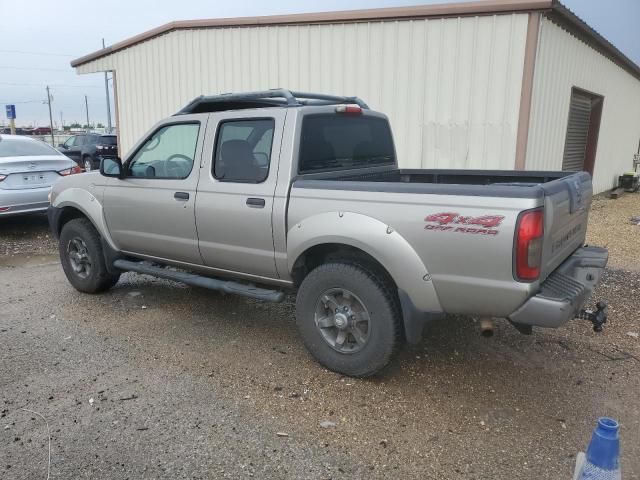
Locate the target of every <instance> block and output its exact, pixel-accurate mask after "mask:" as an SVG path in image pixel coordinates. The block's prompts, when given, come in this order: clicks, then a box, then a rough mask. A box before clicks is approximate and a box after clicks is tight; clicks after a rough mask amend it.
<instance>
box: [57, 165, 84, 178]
mask: <svg viewBox="0 0 640 480" xmlns="http://www.w3.org/2000/svg"><path fill="white" fill-rule="evenodd" d="M76 173H82V169H81V168H80V167H79V166H78V165H76V166H75V167H71V168H66V169H64V170H58V175H62V176H63V177H66V176H67V175H75V174H76Z"/></svg>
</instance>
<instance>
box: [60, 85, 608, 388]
mask: <svg viewBox="0 0 640 480" xmlns="http://www.w3.org/2000/svg"><path fill="white" fill-rule="evenodd" d="M591 196H592V187H591V180H590V177H589V175H588V174H586V173H583V172H579V173H572V172H533V171H530V172H522V171H520V172H516V171H470V170H404V169H399V168H398V162H397V158H396V155H395V149H394V145H393V140H392V135H391V129H390V127H389V122H388V120H387V118H386V117H385V116H384V115H383V114H381V113H377V112H373V111H371V110H369V109H368V108H367V106H366V104H364V102H362V101H361V100H360V99H358V98H355V97H334V96H326V95H318V94H302V93H295V92H290V91H288V90H269V91H266V92H255V93H247V94H226V95H217V96H203V97H198V98H196V99H195V100H194V101H192V102H191V103H190V104H188V105H187V106H186V107H185V108H183V109H182V110H181V111H179V112H178V113H177V114H175V115H174V116H172V117H170V118H167V119H166V120H163V121H161V122H159V123H158V124H157V125H155V126H154V127H153V128H152V129H151V131H150V132H149V133H148V134H147V135H146V136H145V137H144V138H142V139H141V140H140V141H139V142H138V143H137V144H136V145H135V146H134V148H133V149H132V150H131V152H130V154H129V155H128V156H127V158H126V159H125V160H124V161H121V160H120V159H118V158H112V159H105V160H103V162H102V166H101V170H100V173H98V172H95V173H88V174H84V175H75V176H72V177H68V178H65V179H62V180H60V181H59V182H58V183H56V184H55V185H54V187H53V188H52V191H51V198H50V201H51V207H50V209H49V221H50V223H51V227H52V230H53V232H54V234H55V235H56V236H57V237H58V238H59V248H60V258H61V262H62V267H63V268H64V271H65V273H66V276H67V278H68V279H69V282H70V283H71V284H72V285H73V286H74V287H75V288H76V289H78V290H80V291H82V292H87V293H97V292H101V291H104V290H106V289H108V288H110V287H112V286H113V285H114V284H115V283H116V282H117V281H118V278H119V276H120V274H121V272H124V271H134V272H139V273H144V274H150V275H155V276H158V277H163V278H168V279H172V280H176V281H180V282H184V283H186V284H189V285H194V286H199V287H205V288H210V289H213V290H218V291H221V292H226V293H235V294H239V295H245V296H248V297H253V298H259V299H263V300H267V301H273V302H277V301H281V300H282V299H283V298H284V296H285V292H286V291H295V292H297V300H296V321H297V325H298V328H299V332H300V336H301V337H302V340H303V341H304V343H305V345H306V347H307V348H308V350H309V351H310V352H311V354H312V355H313V356H314V357H315V358H316V359H317V360H318V361H319V362H320V363H321V364H322V365H324V366H326V367H327V368H329V369H332V370H334V371H337V372H341V373H344V374H347V375H352V376H367V375H372V374H374V373H376V372H377V371H379V370H380V369H382V368H383V367H384V366H385V365H387V364H388V362H389V361H390V359H391V358H392V356H393V354H394V353H395V352H396V351H397V349H398V347H399V345H400V344H401V342H402V341H403V340H406V341H409V342H416V341H418V340H419V339H420V338H421V335H422V327H423V325H424V323H425V322H427V321H429V320H430V319H434V318H437V317H439V316H442V315H443V314H463V315H474V316H479V317H483V318H490V317H502V318H507V319H508V320H509V321H510V322H511V323H512V324H513V325H514V326H515V327H516V328H518V329H519V330H520V331H521V332H523V333H527V332H529V331H530V330H531V327H532V326H540V327H558V326H560V325H562V324H564V323H565V322H567V321H568V320H570V319H572V318H575V317H576V316H581V317H583V318H586V319H590V320H592V322H593V323H594V325H595V328H600V327H601V325H602V323H603V322H604V321H605V320H606V309H605V308H604V305H602V304H599V305H598V309H597V310H595V311H584V310H581V308H582V306H583V304H584V303H585V302H586V301H587V299H588V298H589V296H590V294H591V292H592V290H593V289H594V287H595V286H596V284H597V283H598V281H599V279H600V276H601V274H602V272H603V269H604V267H605V265H606V263H607V258H608V254H607V251H606V250H605V249H603V248H598V247H588V246H584V240H585V232H586V228H587V217H588V212H589V207H590V204H591Z"/></svg>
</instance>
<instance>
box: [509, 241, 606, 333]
mask: <svg viewBox="0 0 640 480" xmlns="http://www.w3.org/2000/svg"><path fill="white" fill-rule="evenodd" d="M608 259H609V252H607V250H606V249H605V248H600V247H582V248H579V249H578V250H576V251H575V252H574V253H573V255H571V256H570V257H569V258H567V259H566V260H565V261H564V263H562V264H561V265H560V266H559V267H558V268H557V269H556V270H555V271H554V272H553V273H552V274H551V275H549V276H548V277H547V279H546V280H545V281H544V282H543V283H542V285H541V286H540V292H539V293H538V294H537V295H535V296H533V297H531V298H530V299H529V300H527V301H526V302H525V303H524V305H522V306H521V307H520V308H518V309H517V310H516V311H515V312H513V313H512V314H511V315H509V320H511V321H512V322H514V323H518V324H522V325H532V326H536V327H547V328H555V327H559V326H561V325H564V324H565V323H567V322H568V321H569V320H571V319H573V318H575V317H576V315H577V313H578V312H579V311H580V309H581V308H582V306H583V305H584V304H585V303H586V302H587V300H588V299H589V297H590V296H591V293H592V292H593V290H594V288H595V287H596V285H598V283H599V282H600V277H601V276H602V272H603V271H604V267H605V266H606V265H607V260H608Z"/></svg>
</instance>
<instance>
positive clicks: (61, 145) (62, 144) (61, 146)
mask: <svg viewBox="0 0 640 480" xmlns="http://www.w3.org/2000/svg"><path fill="white" fill-rule="evenodd" d="M58 148H64V149H66V148H67V146H66V145H65V144H64V143H59V144H58Z"/></svg>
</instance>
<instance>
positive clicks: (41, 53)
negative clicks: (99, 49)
mask: <svg viewBox="0 0 640 480" xmlns="http://www.w3.org/2000/svg"><path fill="white" fill-rule="evenodd" d="M0 53H21V54H24V55H46V56H47V57H51V56H53V57H75V55H70V54H68V53H51V52H29V51H25V50H0Z"/></svg>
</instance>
